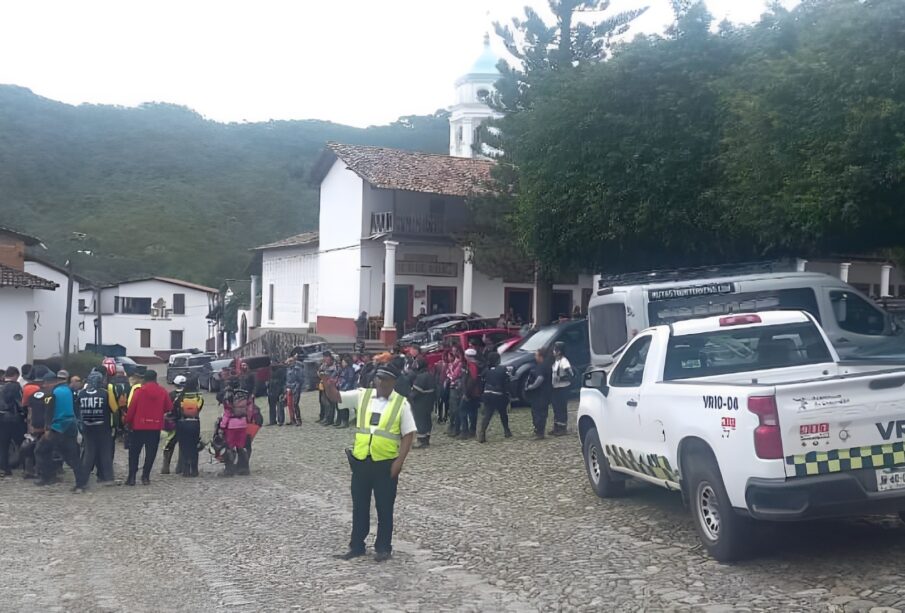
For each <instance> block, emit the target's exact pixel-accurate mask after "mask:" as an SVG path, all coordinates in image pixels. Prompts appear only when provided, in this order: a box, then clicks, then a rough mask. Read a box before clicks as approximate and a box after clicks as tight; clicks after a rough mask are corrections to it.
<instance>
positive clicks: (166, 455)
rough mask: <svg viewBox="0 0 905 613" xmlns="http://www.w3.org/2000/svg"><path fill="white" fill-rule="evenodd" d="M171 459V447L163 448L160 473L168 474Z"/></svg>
mask: <svg viewBox="0 0 905 613" xmlns="http://www.w3.org/2000/svg"><path fill="white" fill-rule="evenodd" d="M172 460H173V450H172V449H164V450H163V466H162V467H161V468H160V474H161V475H169V474H170V462H171V461H172Z"/></svg>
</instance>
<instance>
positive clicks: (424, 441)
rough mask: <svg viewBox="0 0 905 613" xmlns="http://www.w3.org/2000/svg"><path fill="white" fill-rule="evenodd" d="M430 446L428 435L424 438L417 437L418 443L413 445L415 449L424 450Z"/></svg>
mask: <svg viewBox="0 0 905 613" xmlns="http://www.w3.org/2000/svg"><path fill="white" fill-rule="evenodd" d="M430 444H431V436H430V434H426V435H424V436H419V437H418V441H417V442H416V443H415V449H424V448H426V447H430Z"/></svg>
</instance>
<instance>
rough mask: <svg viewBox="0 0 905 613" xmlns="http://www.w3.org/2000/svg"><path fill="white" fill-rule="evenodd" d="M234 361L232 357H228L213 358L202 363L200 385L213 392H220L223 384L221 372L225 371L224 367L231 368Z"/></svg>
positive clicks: (199, 374)
mask: <svg viewBox="0 0 905 613" xmlns="http://www.w3.org/2000/svg"><path fill="white" fill-rule="evenodd" d="M233 361H234V360H233V359H232V358H227V359H225V360H211V361H210V362H207V363H205V364H202V365H201V370H200V371H199V372H198V387H200V388H201V389H205V390H208V391H211V392H219V391H220V384H221V380H220V373H222V372H223V369H224V368H229V367H230V365H231V364H232V363H233Z"/></svg>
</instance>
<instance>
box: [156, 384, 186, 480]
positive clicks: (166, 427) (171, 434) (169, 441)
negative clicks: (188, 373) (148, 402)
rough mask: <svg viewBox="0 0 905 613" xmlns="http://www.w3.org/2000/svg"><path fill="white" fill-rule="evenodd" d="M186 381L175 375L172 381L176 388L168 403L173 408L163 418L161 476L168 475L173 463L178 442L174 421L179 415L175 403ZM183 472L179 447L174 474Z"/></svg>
mask: <svg viewBox="0 0 905 613" xmlns="http://www.w3.org/2000/svg"><path fill="white" fill-rule="evenodd" d="M186 381H187V379H186V377H185V375H177V376H176V377H175V378H174V379H173V385H175V386H176V389H175V390H173V391H172V392H170V403H172V407H173V408H172V409H170V411H169V412H168V413H167V414H166V415H164V416H163V431H164V432H165V433H166V434H164V445H163V465H162V466H161V468H160V474H161V475H169V474H170V464H172V462H173V453H174V452H175V451H176V445H177V444H178V442H179V441H178V440H177V437H176V421H177V420H178V419H179V415H178V413H177V411H176V401H177V400H178V399H179V397H181V396H182V394H184V393H185V384H186ZM183 470H185V464H184V458H183V456H182V447H180V448H179V454H178V455H177V456H176V474H177V475H181V474H182V472H183Z"/></svg>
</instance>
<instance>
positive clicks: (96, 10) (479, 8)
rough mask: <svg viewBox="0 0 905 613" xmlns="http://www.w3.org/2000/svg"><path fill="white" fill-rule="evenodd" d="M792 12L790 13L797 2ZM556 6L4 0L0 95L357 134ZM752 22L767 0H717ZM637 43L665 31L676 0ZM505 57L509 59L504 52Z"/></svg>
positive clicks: (642, 24) (430, 104)
mask: <svg viewBox="0 0 905 613" xmlns="http://www.w3.org/2000/svg"><path fill="white" fill-rule="evenodd" d="M792 2H794V0H788V2H787V3H792ZM526 4H528V5H532V6H536V7H538V8H540V9H543V8H544V7H546V5H547V3H546V0H253V1H252V0H245V1H241V2H239V1H233V0H2V2H0V83H11V84H15V85H21V86H24V87H28V88H30V89H31V90H33V91H34V92H35V93H37V94H40V95H42V96H46V97H48V98H53V99H55V100H61V101H64V102H69V103H73V104H77V103H81V102H92V103H106V104H119V105H126V106H134V105H136V104H140V103H142V102H148V101H161V102H172V103H176V104H182V105H186V106H188V107H191V108H193V109H195V110H196V111H198V112H200V113H201V114H203V115H204V116H206V117H209V118H211V119H216V120H218V121H263V120H268V119H308V118H313V119H329V120H332V121H336V122H340V123H346V124H351V125H356V126H367V125H371V124H381V123H387V122H390V121H392V120H394V119H396V118H397V117H399V116H400V115H411V114H425V113H431V112H433V111H435V110H437V109H438V108H444V107H447V106H448V105H449V104H450V103H451V101H452V97H453V91H452V87H453V81H455V79H456V78H457V77H458V76H459V75H461V74H462V73H463V72H464V71H465V70H467V68H468V67H469V66H470V65H471V63H472V62H473V61H474V59H475V58H476V57H477V56H478V55H479V54H480V52H481V45H482V38H483V35H484V32H485V31H488V30H489V29H490V23H491V22H492V21H494V20H506V21H508V19H509V18H510V17H512V16H514V15H519V14H521V13H522V7H523V6H525V5H526ZM707 4H708V6H709V7H710V10H711V11H712V12H713V13H714V15H715V16H716V18H717V20H718V21H719V20H720V19H722V18H729V19H731V20H732V21H739V22H750V21H755V20H756V19H757V17H758V16H759V15H760V14H761V13H762V12H763V10H764V7H765V4H766V2H765V1H764V0H707ZM644 5H648V6H649V7H650V8H649V10H648V12H647V13H646V14H645V15H644V16H643V17H642V18H640V19H638V20H637V23H636V25H635V31H644V32H659V31H662V29H663V27H664V26H665V25H666V24H667V23H668V22H669V20H670V16H671V12H670V9H669V1H668V0H614V1H613V9H614V10H615V9H625V8H631V7H637V6H644ZM494 47H495V48H496V49H497V50H498V51H499V52H500V53H502V48H501V46H500V45H499V44H498V41H494Z"/></svg>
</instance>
